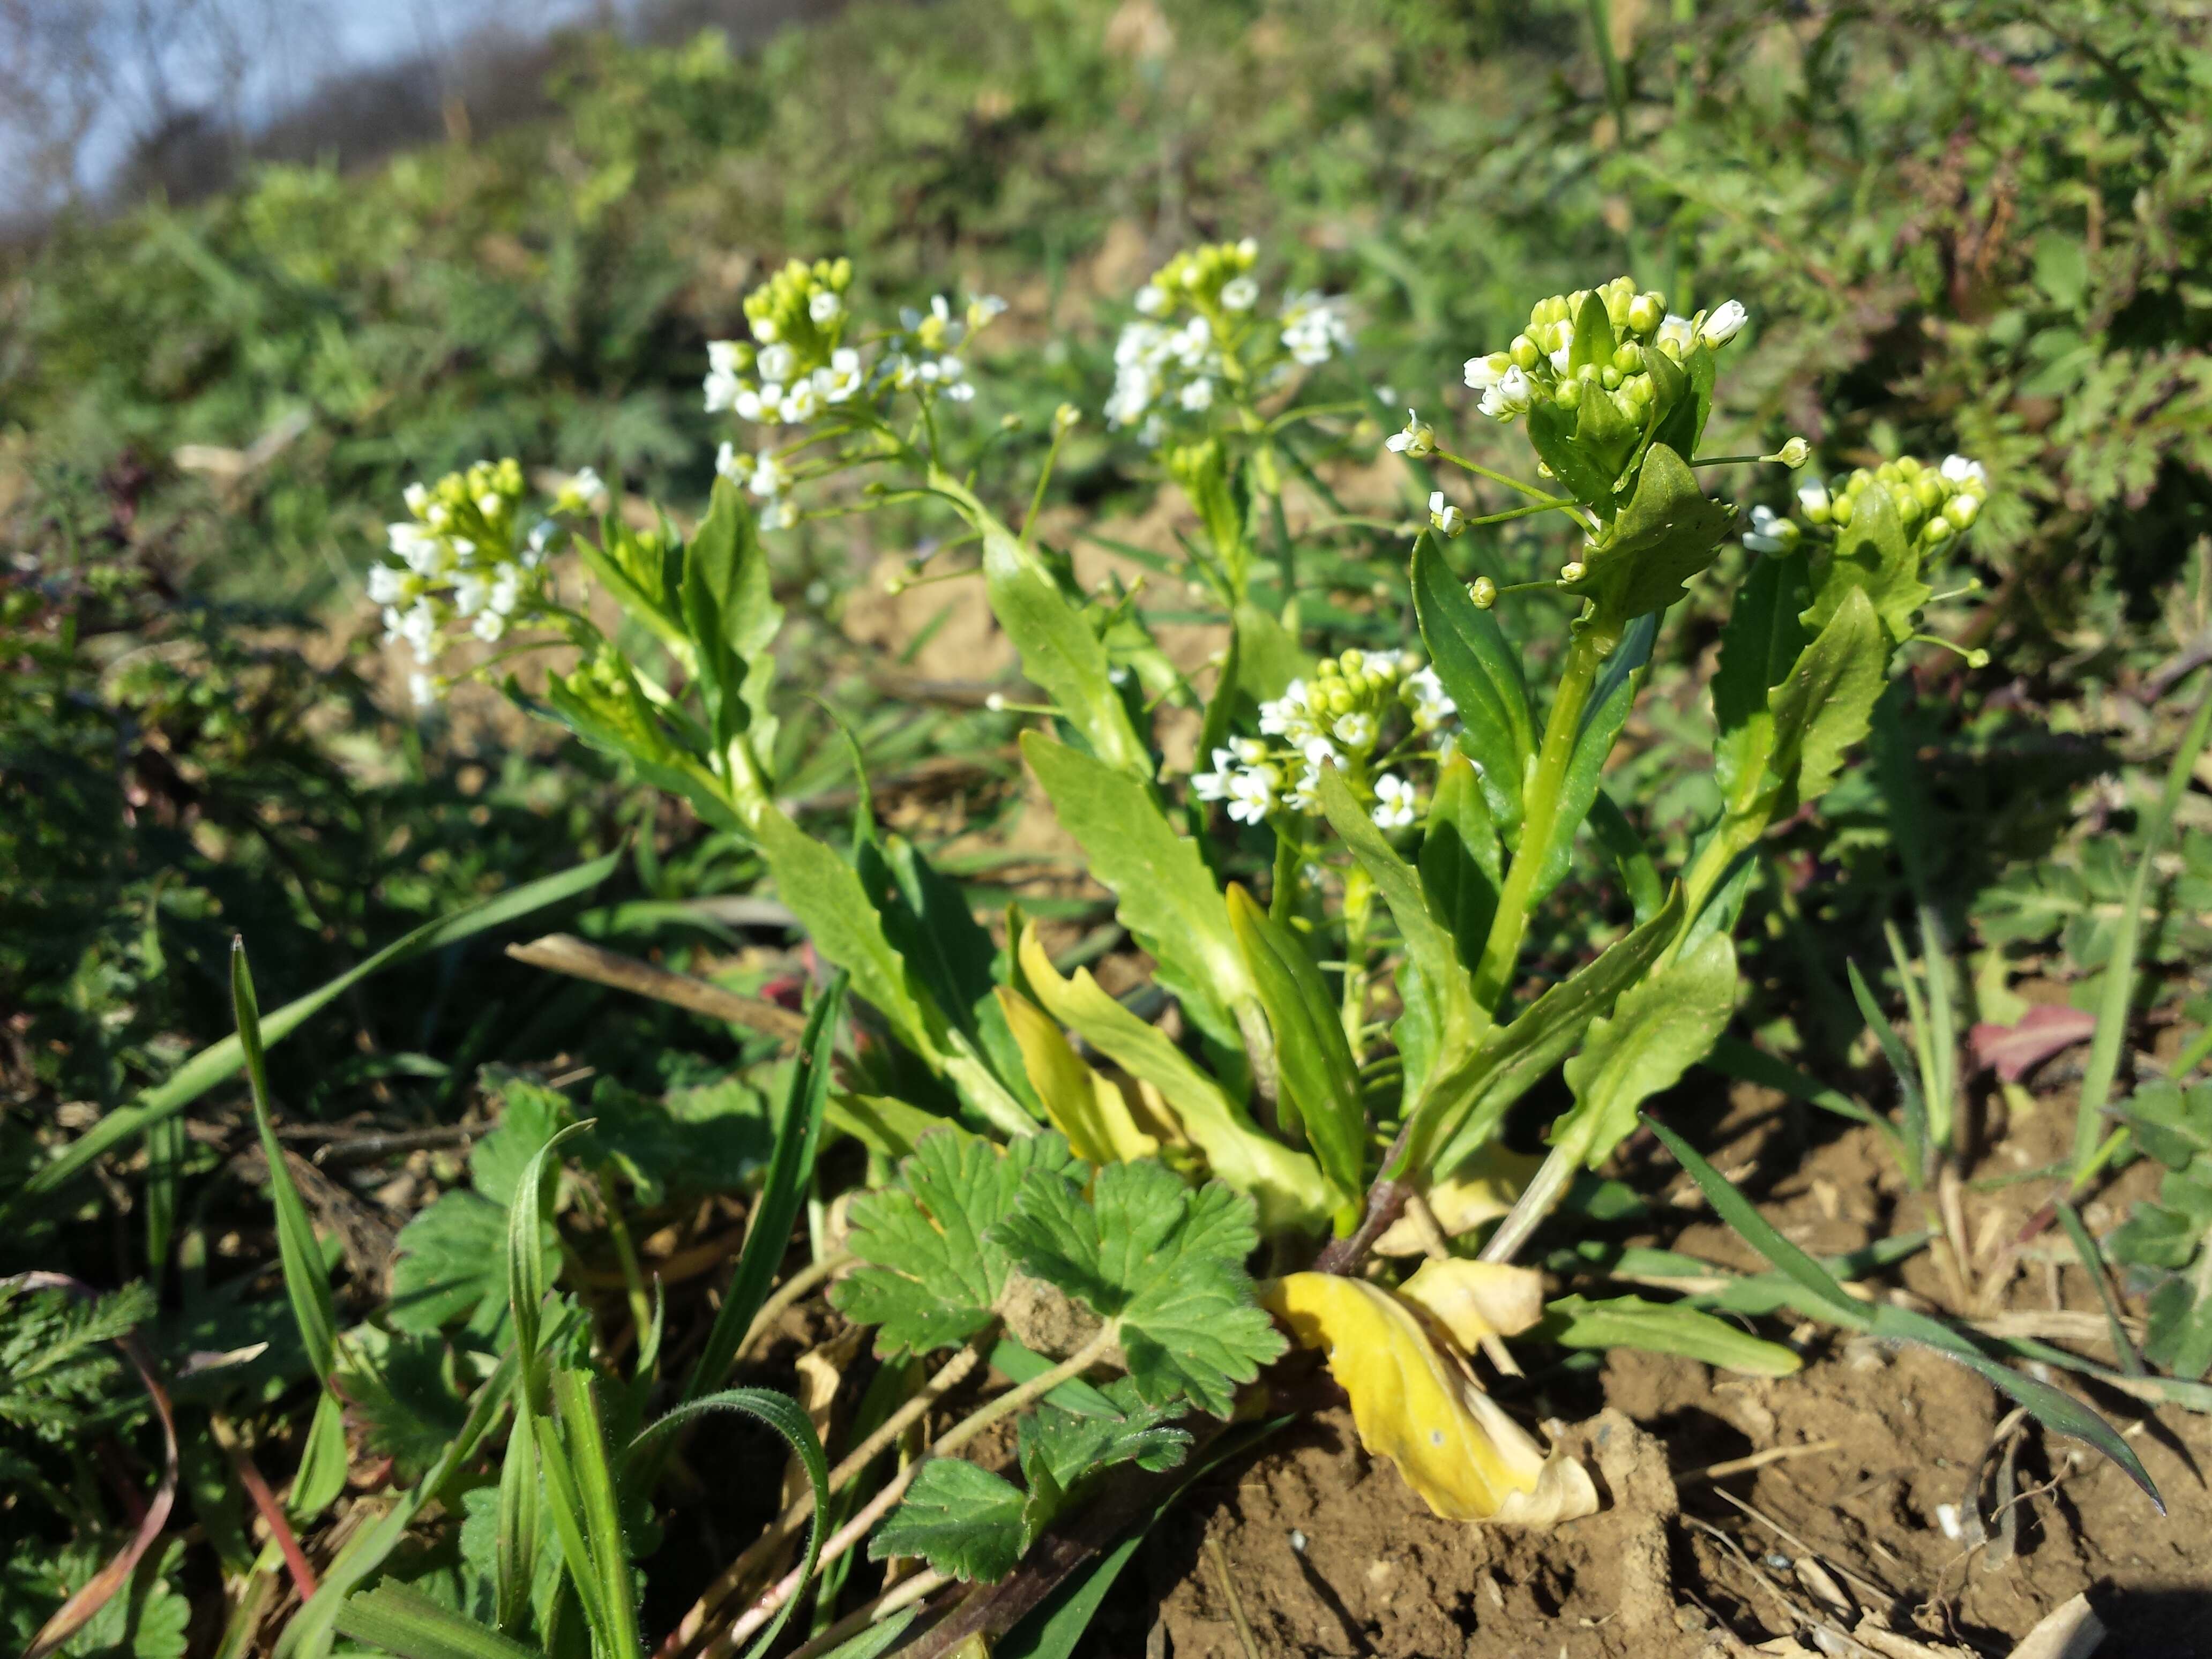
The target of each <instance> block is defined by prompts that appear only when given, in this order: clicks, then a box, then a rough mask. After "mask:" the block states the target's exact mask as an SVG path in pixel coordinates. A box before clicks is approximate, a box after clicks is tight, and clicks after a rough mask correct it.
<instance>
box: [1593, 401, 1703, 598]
mask: <svg viewBox="0 0 2212 1659" xmlns="http://www.w3.org/2000/svg"><path fill="white" fill-rule="evenodd" d="M1609 401H1610V400H1609V399H1607V398H1584V399H1583V402H1584V404H1593V403H1607V402H1609ZM1733 523H1735V508H1734V507H1729V506H1728V505H1726V504H1725V503H1723V502H1720V501H1714V500H1713V499H1712V498H1711V496H1709V495H1706V494H1705V491H1704V490H1702V489H1699V488H1698V480H1697V477H1696V475H1695V474H1694V473H1692V471H1690V469H1689V467H1688V466H1687V465H1686V464H1685V463H1684V461H1683V459H1682V458H1681V457H1680V455H1678V454H1676V453H1674V451H1673V450H1672V449H1670V448H1668V447H1667V446H1666V445H1665V444H1658V443H1655V444H1654V445H1652V446H1651V449H1650V453H1648V454H1646V455H1645V456H1644V465H1643V468H1642V470H1641V471H1640V472H1639V473H1638V476H1637V480H1636V491H1635V494H1633V495H1631V496H1630V497H1629V501H1628V505H1627V506H1626V507H1623V508H1622V509H1621V512H1620V517H1619V518H1618V519H1616V520H1614V521H1613V526H1612V529H1611V531H1610V532H1609V533H1608V534H1607V537H1606V538H1605V540H1604V543H1603V544H1602V545H1601V546H1598V547H1594V548H1592V549H1590V550H1589V552H1588V553H1587V554H1585V556H1584V557H1583V565H1584V568H1585V571H1586V574H1584V575H1583V579H1582V580H1580V581H1578V582H1573V583H1570V584H1566V585H1565V586H1567V588H1568V591H1569V592H1575V593H1579V594H1581V595H1583V597H1584V598H1586V599H1593V600H1595V602H1596V605H1597V612H1596V624H1597V625H1598V626H1600V627H1603V628H1607V629H1621V628H1625V627H1626V626H1627V625H1628V623H1631V622H1632V621H1633V620H1635V619H1636V618H1637V617H1640V616H1643V615H1644V614H1645V613H1646V612H1647V611H1664V610H1665V609H1666V608H1667V607H1668V605H1672V604H1674V601H1675V600H1677V599H1680V598H1681V597H1682V594H1683V592H1684V591H1685V589H1684V587H1683V584H1684V583H1685V582H1686V581H1688V580H1689V579H1690V578H1691V577H1692V576H1694V575H1696V574H1698V573H1699V571H1701V570H1703V569H1705V567H1706V566H1708V565H1710V564H1711V562H1713V555H1714V554H1715V553H1717V551H1719V550H1720V544H1721V540H1722V538H1723V537H1725V536H1726V535H1727V534H1728V530H1729V526H1730V525H1731V524H1733Z"/></svg>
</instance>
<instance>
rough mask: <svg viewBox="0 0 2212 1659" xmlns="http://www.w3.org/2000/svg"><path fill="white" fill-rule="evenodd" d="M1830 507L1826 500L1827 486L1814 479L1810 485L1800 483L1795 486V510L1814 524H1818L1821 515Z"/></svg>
mask: <svg viewBox="0 0 2212 1659" xmlns="http://www.w3.org/2000/svg"><path fill="white" fill-rule="evenodd" d="M1831 505H1832V503H1831V502H1830V501H1829V500H1828V486H1827V485H1826V484H1824V483H1821V482H1820V480H1819V479H1818V478H1815V479H1814V480H1813V481H1812V482H1811V483H1801V484H1799V485H1798V486H1797V510H1798V511H1799V512H1801V513H1803V514H1804V515H1805V516H1806V517H1807V518H1808V519H1810V520H1813V522H1814V523H1815V524H1818V523H1820V519H1821V515H1822V514H1823V513H1826V512H1827V510H1828V508H1829V507H1830V506H1831Z"/></svg>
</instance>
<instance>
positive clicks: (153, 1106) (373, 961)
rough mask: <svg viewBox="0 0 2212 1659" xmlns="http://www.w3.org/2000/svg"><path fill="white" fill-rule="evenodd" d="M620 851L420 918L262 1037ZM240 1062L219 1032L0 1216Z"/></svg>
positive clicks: (502, 918) (590, 877) (576, 882)
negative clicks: (445, 913) (422, 920)
mask: <svg viewBox="0 0 2212 1659" xmlns="http://www.w3.org/2000/svg"><path fill="white" fill-rule="evenodd" d="M622 855H623V854H622V849H620V848H617V849H616V850H615V851H614V852H611V853H609V854H607V855H606V856H605V857H604V858H599V859H594V860H592V861H591V862H590V863H589V864H580V865H578V866H576V867H575V868H574V869H573V870H564V871H562V872H560V873H559V874H558V875H551V876H544V877H541V878H539V879H538V880H536V881H533V882H531V883H528V884H526V885H524V886H521V887H518V888H516V889H514V890H513V891H512V892H509V893H502V894H501V895H500V896H498V897H496V898H492V899H487V900H485V901H484V902H483V903H481V904H476V905H471V906H469V907H468V908H465V909H461V910H456V911H455V912H454V913H453V915H449V916H441V917H440V918H439V919H438V920H437V921H430V922H425V923H424V924H423V925H422V927H417V928H416V929H415V930H414V931H413V932H412V933H408V934H406V935H404V937H402V938H400V939H396V940H394V941H393V942H392V944H390V945H386V946H385V947H384V948H383V949H382V950H381V951H378V952H377V953H376V954H375V955H374V956H372V957H369V958H368V960H367V961H365V962H362V963H359V964H358V965H357V966H356V967H353V968H351V969H348V970H347V971H346V972H344V973H343V974H340V975H338V976H337V978H335V979H332V980H330V981H325V983H324V984H322V985H319V986H318V987H316V988H315V989H313V990H312V991H310V992H308V993H307V995H305V996H303V997H299V998H296V999H295V1000H293V1001H290V1002H288V1003H286V1004H285V1005H284V1006H283V1007H282V1008H279V1009H277V1010H276V1012H274V1013H272V1014H270V1015H269V1016H268V1018H265V1019H264V1020H263V1021H262V1022H261V1041H262V1042H263V1044H264V1046H266V1045H270V1044H274V1043H276V1042H282V1041H283V1039H284V1038H286V1037H287V1036H290V1035H291V1034H292V1033H293V1032H294V1031H295V1030H298V1029H299V1028H300V1027H301V1025H302V1024H305V1023H306V1022H307V1019H309V1018H311V1017H313V1015H314V1014H316V1013H319V1012H321V1010H322V1009H324V1008H325V1007H326V1006H329V1005H330V1004H331V1002H332V1001H334V1000H336V999H337V998H338V997H340V996H342V995H343V994H345V993H346V992H347V991H348V990H349V989H351V988H352V987H354V986H356V985H358V984H359V983H361V981H362V980H364V979H367V978H368V976H369V975H372V974H375V973H380V972H381V971H382V970H383V969H386V968H389V967H392V966H393V965H394V964H396V963H402V962H405V961H407V960H409V959H410V958H411V957H417V956H422V955H424V954H426V953H428V952H429V951H436V950H441V949H443V948H444V947H445V946H447V945H458V944H459V943H460V941H461V940H463V939H467V938H470V937H471V935H473V934H476V933H483V932H484V931H485V930H486V929H488V928H492V927H503V926H504V925H505V924H507V922H510V921H518V920H520V918H521V917H524V916H526V915H530V914H531V913H532V912H533V911H537V910H542V909H544V908H546V907H548V906H549V905H554V904H558V903H560V902H562V901H563V900H566V899H570V898H574V897H575V896H577V895H579V894H580V893H586V892H589V891H590V890H592V888H594V887H596V886H598V885H599V883H601V882H602V881H604V880H605V879H606V878H607V877H608V876H609V875H610V874H611V873H612V872H613V870H614V867H615V866H616V865H617V863H618V862H620V861H621V859H622ZM244 1061H245V1050H244V1048H243V1047H242V1046H241V1045H240V1041H239V1039H238V1038H237V1037H235V1036H228V1037H225V1038H223V1039H222V1041H221V1042H215V1043H210V1045H209V1046H208V1047H206V1048H203V1049H201V1050H200V1052H199V1053H197V1054H194V1055H193V1056H192V1057H191V1059H190V1060H186V1061H185V1063H184V1064H183V1065H182V1066H179V1067H178V1068H177V1070H176V1071H175V1073H173V1074H172V1075H171V1076H170V1078H169V1079H168V1081H167V1082H166V1083H162V1084H161V1085H157V1086H155V1087H154V1088H152V1089H149V1090H148V1091H146V1092H145V1093H143V1094H142V1095H140V1096H139V1097H137V1099H136V1100H135V1101H133V1102H131V1104H130V1105H128V1106H119V1107H118V1108H117V1109H115V1110H113V1111H112V1112H110V1113H108V1114H107V1115H106V1116H105V1117H103V1118H101V1119H100V1121H99V1122H98V1123H96V1124H94V1126H93V1127H91V1128H90V1129H88V1130H87V1131H86V1132H85V1133H83V1134H82V1135H80V1136H79V1137H78V1138H77V1139H76V1140H73V1141H71V1142H70V1145H69V1146H67V1147H66V1148H64V1150H63V1151H62V1152H61V1153H60V1154H59V1155H58V1156H57V1157H56V1158H54V1160H53V1162H52V1163H51V1164H45V1165H43V1166H42V1167H40V1169H39V1170H36V1171H35V1172H34V1173H33V1175H32V1176H30V1178H29V1179H28V1180H27V1181H26V1182H24V1183H23V1185H22V1187H21V1188H20V1189H19V1191H18V1195H17V1197H16V1198H15V1199H12V1200H10V1201H9V1204H8V1205H6V1206H0V1217H5V1216H6V1215H8V1214H9V1212H11V1211H12V1209H13V1208H14V1206H15V1204H16V1203H19V1202H21V1200H22V1199H23V1198H27V1197H30V1196H33V1195H34V1194H43V1193H49V1192H52V1191H53V1190H55V1189H56V1188H58V1187H60V1186H61V1185H63V1184H64V1182H68V1181H70V1179H72V1178H73V1177H74V1176H76V1175H77V1174H78V1173H79V1172H80V1171H82V1170H84V1169H85V1168H86V1167H87V1166H88V1164H91V1163H92V1162H93V1160H94V1159H95V1158H99V1157H100V1156H101V1155H102V1154H103V1153H106V1152H111V1151H112V1150H113V1149H114V1148H115V1147H116V1146H120V1145H121V1144H122V1143H123V1142H124V1141H126V1140H128V1139H131V1136H133V1135H136V1134H139V1133H143V1131H144V1130H145V1129H146V1128H147V1127H149V1125H151V1124H155V1123H158V1122H160V1121H162V1120H163V1119H164V1118H167V1117H172V1116H174V1115H176V1114H177V1113H179V1112H181V1111H183V1110H184V1109H185V1107H187V1106H189V1105H191V1103H192V1102H194V1101H195V1100H197V1099H198V1098H199V1097H201V1096H202V1095H204V1094H205V1093H206V1092H207V1091H209V1090H210V1089H211V1088H213V1087H214V1086H215V1085H216V1084H218V1083H221V1082H222V1080H223V1079H225V1078H228V1077H229V1076H231V1075H232V1074H233V1073H235V1072H236V1071H237V1070H238V1068H239V1067H240V1065H242V1064H243V1063H244Z"/></svg>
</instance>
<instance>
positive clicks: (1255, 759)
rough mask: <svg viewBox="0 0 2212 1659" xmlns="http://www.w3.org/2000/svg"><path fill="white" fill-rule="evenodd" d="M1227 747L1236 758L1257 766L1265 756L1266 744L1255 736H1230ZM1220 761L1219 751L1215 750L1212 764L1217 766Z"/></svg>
mask: <svg viewBox="0 0 2212 1659" xmlns="http://www.w3.org/2000/svg"><path fill="white" fill-rule="evenodd" d="M1229 747H1230V750H1231V752H1233V753H1234V754H1235V755H1236V757H1237V759H1238V760H1240V761H1243V763H1244V764H1245V765H1247V766H1257V765H1258V764H1259V763H1261V761H1263V760H1265V759H1267V744H1264V743H1262V742H1261V741H1260V739H1259V738H1230V739H1229ZM1220 763H1221V761H1220V751H1219V750H1215V751H1214V764H1215V765H1217V766H1218V765H1219V764H1220Z"/></svg>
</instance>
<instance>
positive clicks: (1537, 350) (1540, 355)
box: [1505, 334, 1544, 374]
mask: <svg viewBox="0 0 2212 1659" xmlns="http://www.w3.org/2000/svg"><path fill="white" fill-rule="evenodd" d="M1505 355H1506V356H1509V357H1510V358H1511V359H1512V360H1513V366H1514V367H1515V368H1517V369H1519V370H1520V371H1521V372H1522V374H1527V373H1528V371H1529V370H1530V369H1532V368H1535V367H1536V365H1537V364H1538V363H1541V362H1543V361H1544V349H1543V348H1542V347H1541V346H1540V345H1538V344H1537V343H1535V342H1534V340H1532V339H1530V338H1529V337H1528V336H1527V335H1525V334H1516V335H1515V336H1514V337H1513V343H1512V344H1511V345H1510V346H1508V347H1506V348H1505Z"/></svg>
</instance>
